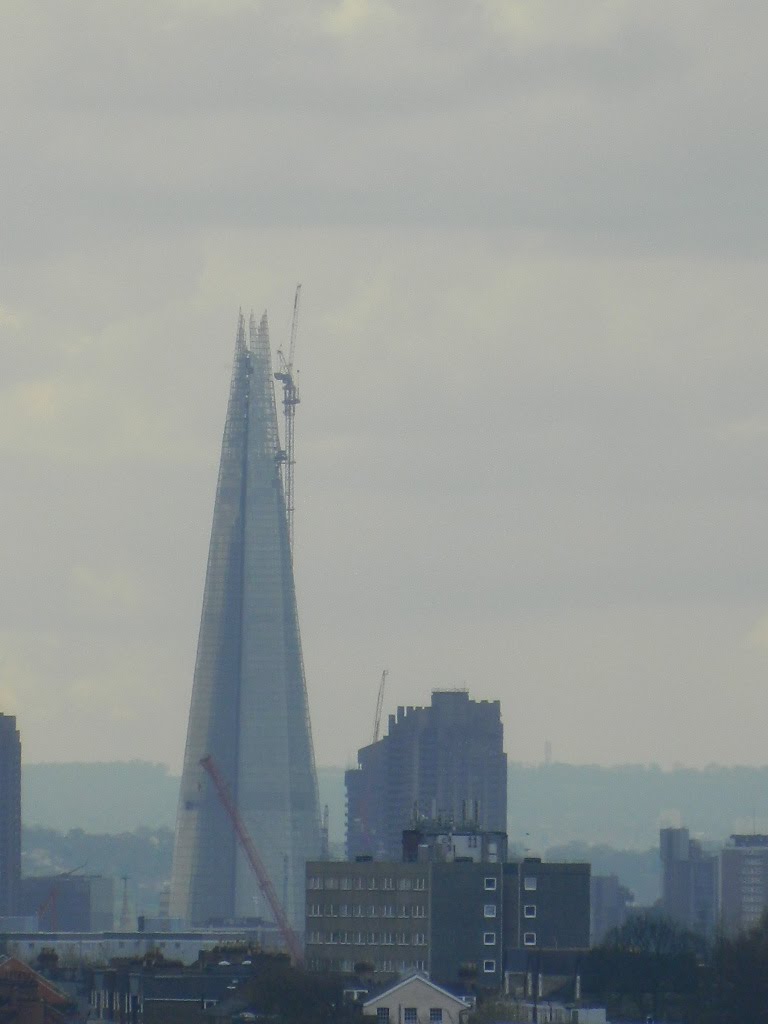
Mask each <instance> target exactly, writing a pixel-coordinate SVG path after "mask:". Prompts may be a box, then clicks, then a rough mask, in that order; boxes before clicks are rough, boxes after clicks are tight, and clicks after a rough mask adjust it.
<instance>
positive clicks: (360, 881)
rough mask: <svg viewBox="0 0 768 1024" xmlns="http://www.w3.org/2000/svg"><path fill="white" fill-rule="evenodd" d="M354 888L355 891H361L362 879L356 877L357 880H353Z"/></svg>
mask: <svg viewBox="0 0 768 1024" xmlns="http://www.w3.org/2000/svg"><path fill="white" fill-rule="evenodd" d="M355 888H356V889H362V888H363V880H362V878H360V877H358V878H356V879H355Z"/></svg>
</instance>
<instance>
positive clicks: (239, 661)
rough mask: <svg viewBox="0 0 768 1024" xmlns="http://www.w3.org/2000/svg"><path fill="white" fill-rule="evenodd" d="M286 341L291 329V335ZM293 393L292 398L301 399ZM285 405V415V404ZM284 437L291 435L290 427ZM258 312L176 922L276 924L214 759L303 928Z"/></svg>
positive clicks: (305, 822) (206, 613)
mask: <svg viewBox="0 0 768 1024" xmlns="http://www.w3.org/2000/svg"><path fill="white" fill-rule="evenodd" d="M292 333H293V332H292ZM297 400H298V399H297V396H296V395H295V394H294V395H293V396H292V398H291V401H292V402H293V403H294V404H295V401H297ZM291 408H293V406H291ZM291 429H292V428H291ZM292 461H293V453H292V445H291V452H290V453H289V454H286V452H285V451H283V449H282V448H281V446H280V441H279V436H278V428H277V413H276V407H275V394H274V379H273V374H272V363H271V355H270V347H269V330H268V325H267V317H266V314H265V315H264V316H263V317H262V319H261V322H260V323H259V324H258V326H257V325H256V322H255V320H254V318H253V316H251V319H250V323H249V327H248V331H247V332H246V325H245V321H244V319H243V317H242V315H241V317H240V321H239V325H238V330H237V341H236V346H235V361H234V369H233V373H232V384H231V389H230V396H229V406H228V410H227V418H226V424H225V427H224V439H223V442H222V450H221V463H220V467H219V479H218V486H217V490H216V502H215V506H214V513H213V526H212V529H211V543H210V550H209V555H208V570H207V575H206V581H205V591H204V595H203V610H202V619H201V623H200V634H199V640H198V648H197V661H196V664H195V676H194V684H193V689H192V701H191V706H190V712H189V726H188V732H187V745H186V751H185V756H184V768H183V773H182V780H181V791H180V797H179V810H178V818H177V825H176V842H175V848H174V859H173V874H172V883H171V905H170V913H171V916H172V917H174V918H181V919H183V920H185V921H187V922H188V923H190V924H194V925H199V924H205V923H206V922H207V921H209V920H214V919H219V920H221V919H225V920H234V919H238V918H249V917H253V916H254V915H256V914H261V915H262V916H264V917H269V916H270V908H269V907H268V906H266V905H265V903H264V900H263V899H262V895H261V887H260V885H259V881H258V879H257V877H256V875H255V874H254V872H253V871H252V869H251V866H250V865H249V863H248V861H247V859H246V857H245V855H244V854H243V853H242V851H241V850H240V849H239V848H238V846H237V844H236V837H235V831H234V828H233V824H232V820H231V816H230V815H229V814H228V813H227V811H226V808H225V806H224V805H223V803H222V800H221V797H220V795H219V792H217V788H216V786H215V785H214V783H213V781H212V778H211V776H210V775H209V774H208V773H207V772H206V771H205V770H204V768H203V767H202V765H201V761H202V760H203V759H205V758H207V757H210V758H211V759H212V762H213V763H214V764H215V766H216V769H217V772H218V774H219V776H220V777H221V779H222V780H223V783H224V785H225V786H226V789H227V790H228V792H229V794H230V795H231V798H232V801H233V803H234V805H235V806H236V807H237V810H238V812H239V816H240V818H241V819H242V823H243V826H244V829H245V830H246V831H247V833H248V834H249V835H250V837H251V838H252V840H253V842H254V844H255V846H256V848H257V849H258V852H259V854H260V856H261V859H262V860H263V862H264V865H265V868H266V871H267V874H268V875H269V877H270V879H271V881H272V884H273V885H274V888H275V890H276V891H277V893H278V894H279V896H280V899H281V901H282V903H283V905H284V908H285V911H286V913H287V916H288V918H289V920H290V921H291V923H292V924H293V926H294V927H298V928H299V929H300V928H301V927H302V926H303V917H304V862H305V860H307V859H308V858H312V857H316V856H318V854H319V851H320V822H319V808H318V797H317V779H316V775H315V765H314V755H313V751H312V737H311V732H310V724H309V712H308V706H307V694H306V686H305V680H304V667H303V661H302V653H301V639H300V635H299V622H298V614H297V609H296V593H295V588H294V579H293V561H292V552H291V544H290V538H289V516H288V513H289V511H290V509H289V508H287V506H286V499H285V493H284V487H283V479H282V476H281V468H286V467H287V469H288V470H290V467H291V465H292Z"/></svg>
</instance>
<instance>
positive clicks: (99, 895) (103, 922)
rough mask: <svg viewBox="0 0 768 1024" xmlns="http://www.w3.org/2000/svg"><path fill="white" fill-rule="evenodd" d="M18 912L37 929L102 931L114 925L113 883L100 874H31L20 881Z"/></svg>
mask: <svg viewBox="0 0 768 1024" xmlns="http://www.w3.org/2000/svg"><path fill="white" fill-rule="evenodd" d="M19 910H20V913H21V914H23V915H25V916H26V917H33V916H37V920H38V927H39V929H40V930H41V931H52V932H56V931H61V932H103V931H110V930H111V929H112V928H114V925H115V920H114V918H115V882H114V879H113V878H110V877H105V876H103V875H76V874H72V875H34V876H28V877H27V878H23V879H22V881H21V897H20V906H19Z"/></svg>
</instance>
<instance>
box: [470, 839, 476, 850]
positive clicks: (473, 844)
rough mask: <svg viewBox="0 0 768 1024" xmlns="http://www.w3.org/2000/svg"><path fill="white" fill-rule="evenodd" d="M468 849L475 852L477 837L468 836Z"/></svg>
mask: <svg viewBox="0 0 768 1024" xmlns="http://www.w3.org/2000/svg"><path fill="white" fill-rule="evenodd" d="M469 848H470V850H476V849H477V836H470V837H469Z"/></svg>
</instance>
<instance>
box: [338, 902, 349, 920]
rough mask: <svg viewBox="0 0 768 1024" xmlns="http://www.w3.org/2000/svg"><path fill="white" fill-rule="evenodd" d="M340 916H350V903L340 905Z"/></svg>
mask: <svg viewBox="0 0 768 1024" xmlns="http://www.w3.org/2000/svg"><path fill="white" fill-rule="evenodd" d="M339 917H349V904H348V903H342V904H341V906H340V907H339Z"/></svg>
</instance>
